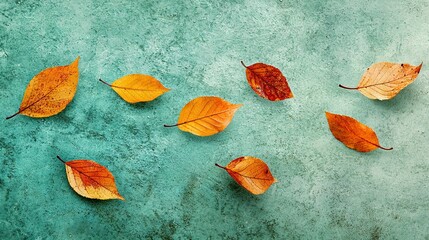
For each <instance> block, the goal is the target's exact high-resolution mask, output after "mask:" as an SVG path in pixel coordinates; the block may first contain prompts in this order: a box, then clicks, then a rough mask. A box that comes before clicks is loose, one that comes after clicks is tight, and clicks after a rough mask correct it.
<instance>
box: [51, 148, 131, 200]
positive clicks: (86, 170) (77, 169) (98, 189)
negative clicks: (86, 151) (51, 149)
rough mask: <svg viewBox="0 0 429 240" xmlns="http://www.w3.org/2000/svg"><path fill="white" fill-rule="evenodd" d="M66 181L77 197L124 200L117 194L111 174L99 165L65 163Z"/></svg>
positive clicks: (75, 162) (78, 161) (87, 161)
mask: <svg viewBox="0 0 429 240" xmlns="http://www.w3.org/2000/svg"><path fill="white" fill-rule="evenodd" d="M57 158H58V159H59V160H60V161H61V162H63V163H64V164H65V166H66V173H67V179H68V181H69V183H70V186H71V187H72V188H73V190H75V191H76V192H77V193H78V194H79V195H81V196H83V197H86V198H92V199H100V200H107V199H120V200H125V199H124V198H123V197H122V196H121V195H120V194H119V192H118V190H117V188H116V184H115V178H114V177H113V175H112V173H111V172H110V171H109V170H108V169H107V168H105V167H103V166H101V165H100V164H98V163H96V162H94V161H91V160H73V161H68V162H65V161H64V160H62V159H61V158H60V157H59V156H57Z"/></svg>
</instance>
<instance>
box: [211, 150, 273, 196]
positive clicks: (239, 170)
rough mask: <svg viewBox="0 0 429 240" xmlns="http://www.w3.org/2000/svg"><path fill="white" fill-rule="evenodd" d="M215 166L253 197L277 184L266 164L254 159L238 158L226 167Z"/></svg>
mask: <svg viewBox="0 0 429 240" xmlns="http://www.w3.org/2000/svg"><path fill="white" fill-rule="evenodd" d="M215 165H216V166H218V167H220V168H223V169H225V170H226V171H227V172H228V173H229V175H231V177H232V178H233V179H234V180H235V181H236V182H237V183H238V184H240V186H242V187H244V188H245V189H246V190H247V191H249V192H251V193H253V194H255V195H257V194H262V193H264V192H265V191H267V189H268V188H269V187H270V186H271V184H273V183H275V182H277V180H276V179H275V178H274V177H273V175H271V172H270V169H269V168H268V166H267V164H265V163H264V161H262V160H261V159H258V158H255V157H239V158H237V159H235V160H233V161H231V162H230V163H229V164H228V165H227V166H226V167H222V166H220V165H218V164H217V163H216V164H215Z"/></svg>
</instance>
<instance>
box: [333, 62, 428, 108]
mask: <svg viewBox="0 0 429 240" xmlns="http://www.w3.org/2000/svg"><path fill="white" fill-rule="evenodd" d="M421 68H422V64H420V65H419V66H411V65H409V64H405V63H404V64H399V63H390V62H380V63H375V64H373V65H372V66H371V67H369V68H368V69H367V70H366V72H365V73H364V74H363V76H362V78H361V80H360V82H359V84H358V86H357V87H355V88H350V87H345V86H343V85H341V84H340V85H339V86H340V87H342V88H345V89H351V90H358V91H359V92H361V93H362V94H363V95H365V96H366V97H368V98H370V99H378V100H388V99H391V98H393V97H394V96H396V95H397V94H398V93H399V92H400V91H401V90H402V89H404V88H405V87H406V86H408V85H409V84H411V83H412V82H413V81H414V80H415V79H416V78H417V76H418V75H419V73H420V69H421Z"/></svg>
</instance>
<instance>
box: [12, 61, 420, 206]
mask: <svg viewBox="0 0 429 240" xmlns="http://www.w3.org/2000/svg"><path fill="white" fill-rule="evenodd" d="M78 63H79V57H77V58H76V60H75V61H73V62H72V63H71V64H70V65H67V66H57V67H51V68H47V69H45V70H43V71H41V72H40V73H39V74H37V75H36V76H34V78H33V79H32V80H31V81H30V83H29V84H28V86H27V89H26V90H25V93H24V97H23V100H22V103H21V106H20V107H19V110H18V111H17V112H16V113H15V114H13V115H11V116H9V117H7V118H6V119H10V118H12V117H14V116H16V115H18V114H22V115H26V116H29V117H33V118H43V117H50V116H53V115H56V114H58V113H60V112H61V111H63V110H64V109H65V108H66V106H67V105H68V104H69V103H70V102H71V101H72V99H73V97H74V95H75V93H76V89H77V85H78V79H79V69H78ZM241 64H242V65H243V66H244V67H245V72H246V78H247V81H248V84H249V86H250V87H251V88H252V90H253V91H254V92H255V93H256V94H257V95H259V96H260V97H262V98H264V99H267V100H269V101H281V100H285V99H289V98H293V96H294V95H293V93H292V91H291V89H290V87H289V85H288V82H287V79H286V77H285V76H284V75H283V73H282V72H281V71H280V70H279V69H278V68H276V67H274V66H271V65H268V64H265V63H255V64H253V65H250V66H246V65H245V64H244V63H243V62H241ZM421 67H422V64H420V65H419V66H411V65H409V64H395V63H388V62H381V63H376V64H374V65H372V66H371V67H369V68H368V69H367V71H366V72H365V73H364V75H363V76H362V79H361V80H360V82H359V83H358V86H357V87H355V88H350V87H345V86H343V85H339V86H340V87H342V88H345V89H351V90H358V91H359V92H361V93H362V94H363V95H364V96H366V97H368V98H370V99H378V100H388V99H391V98H393V97H394V96H396V95H397V94H398V93H399V92H400V91H401V90H402V89H403V88H405V87H406V86H407V85H409V84H410V83H412V82H413V81H414V80H415V79H416V77H417V76H418V74H419V72H420V69H421ZM99 80H100V81H101V82H102V83H104V84H106V85H108V86H109V87H110V88H112V89H113V90H114V91H115V92H116V93H117V94H118V95H119V96H120V97H121V98H122V99H123V100H124V101H126V102H128V103H131V104H134V103H138V102H148V101H152V100H154V99H156V98H157V97H159V96H161V95H163V94H164V93H166V92H168V91H169V90H170V89H168V88H166V87H164V85H162V83H161V82H160V81H159V80H157V79H156V78H154V77H152V76H149V75H144V74H130V75H126V76H124V77H121V78H119V79H117V80H116V81H114V82H113V83H112V84H109V83H107V82H105V81H103V80H102V79H99ZM241 106H242V104H233V103H230V102H228V101H226V100H224V99H222V98H220V97H216V96H201V97H197V98H195V99H193V100H191V101H189V102H188V103H187V104H186V105H185V106H184V107H183V109H182V110H181V112H180V114H179V118H178V120H177V123H176V124H173V125H164V126H165V127H178V128H179V129H180V130H181V131H184V132H189V133H191V134H194V135H197V136H201V137H207V136H211V135H214V134H217V133H219V132H222V131H224V130H225V129H226V128H227V126H228V125H229V123H230V122H231V121H232V119H233V117H234V114H235V112H236V111H237V110H238V109H239V108H240V107H241ZM326 118H327V121H328V125H329V129H330V131H331V132H332V134H333V135H334V137H335V138H336V139H338V140H339V141H341V142H342V143H344V145H346V146H347V147H349V148H351V149H354V150H356V151H359V152H369V151H373V150H375V149H377V148H381V149H384V150H391V149H392V148H385V147H382V146H380V144H379V141H378V138H377V135H376V134H375V132H374V131H373V130H372V129H371V128H370V127H368V126H366V125H364V124H362V123H360V122H359V121H357V120H355V119H353V118H351V117H349V116H344V115H339V114H333V113H329V112H326ZM57 158H58V159H59V160H60V161H61V162H63V163H64V165H65V168H66V174H67V179H68V181H69V184H70V186H71V187H72V189H73V190H74V191H75V192H76V193H78V194H79V195H81V196H83V197H86V198H91V199H100V200H106V199H120V200H124V198H123V197H122V196H121V195H120V194H119V192H118V190H117V188H116V184H115V179H114V177H113V174H112V173H111V172H110V171H109V170H108V169H107V168H105V167H104V166H102V165H100V164H98V163H96V162H94V161H91V160H72V161H67V162H66V161H64V160H63V159H61V158H60V157H59V156H57ZM215 165H216V166H218V167H220V168H222V169H224V170H226V171H227V173H228V174H229V175H230V176H231V177H232V178H233V179H234V180H235V181H236V182H237V183H238V184H239V185H241V186H242V187H243V188H245V189H246V190H248V191H249V192H250V193H252V194H262V193H264V192H265V191H266V190H267V189H268V188H269V187H270V186H271V185H272V184H273V183H275V182H277V180H276V179H275V178H274V177H273V175H272V174H271V171H270V169H269V167H268V165H267V164H266V163H265V162H264V161H263V160H261V159H258V158H256V157H251V156H244V157H239V158H237V159H235V160H232V161H231V162H230V163H229V164H228V165H226V166H225V167H223V166H221V165H218V164H217V163H216V164H215Z"/></svg>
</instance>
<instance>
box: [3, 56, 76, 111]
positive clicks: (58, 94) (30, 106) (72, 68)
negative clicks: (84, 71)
mask: <svg viewBox="0 0 429 240" xmlns="http://www.w3.org/2000/svg"><path fill="white" fill-rule="evenodd" d="M78 63H79V57H77V58H76V60H74V62H72V63H71V64H70V65H67V66H57V67H52V68H47V69H45V70H43V71H41V72H40V73H39V74H37V75H36V76H34V78H33V79H31V81H30V83H29V84H28V86H27V89H26V90H25V94H24V98H23V99H22V103H21V106H20V107H19V111H18V112H17V113H15V114H14V115H12V116H9V117H7V118H6V119H9V118H12V117H14V116H16V115H18V114H22V115H26V116H29V117H35V118H42V117H50V116H52V115H55V114H58V113H59V112H61V111H62V110H64V108H66V106H67V104H69V103H70V102H71V100H72V99H73V97H74V95H75V93H76V88H77V82H78V79H79V69H78Z"/></svg>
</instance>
